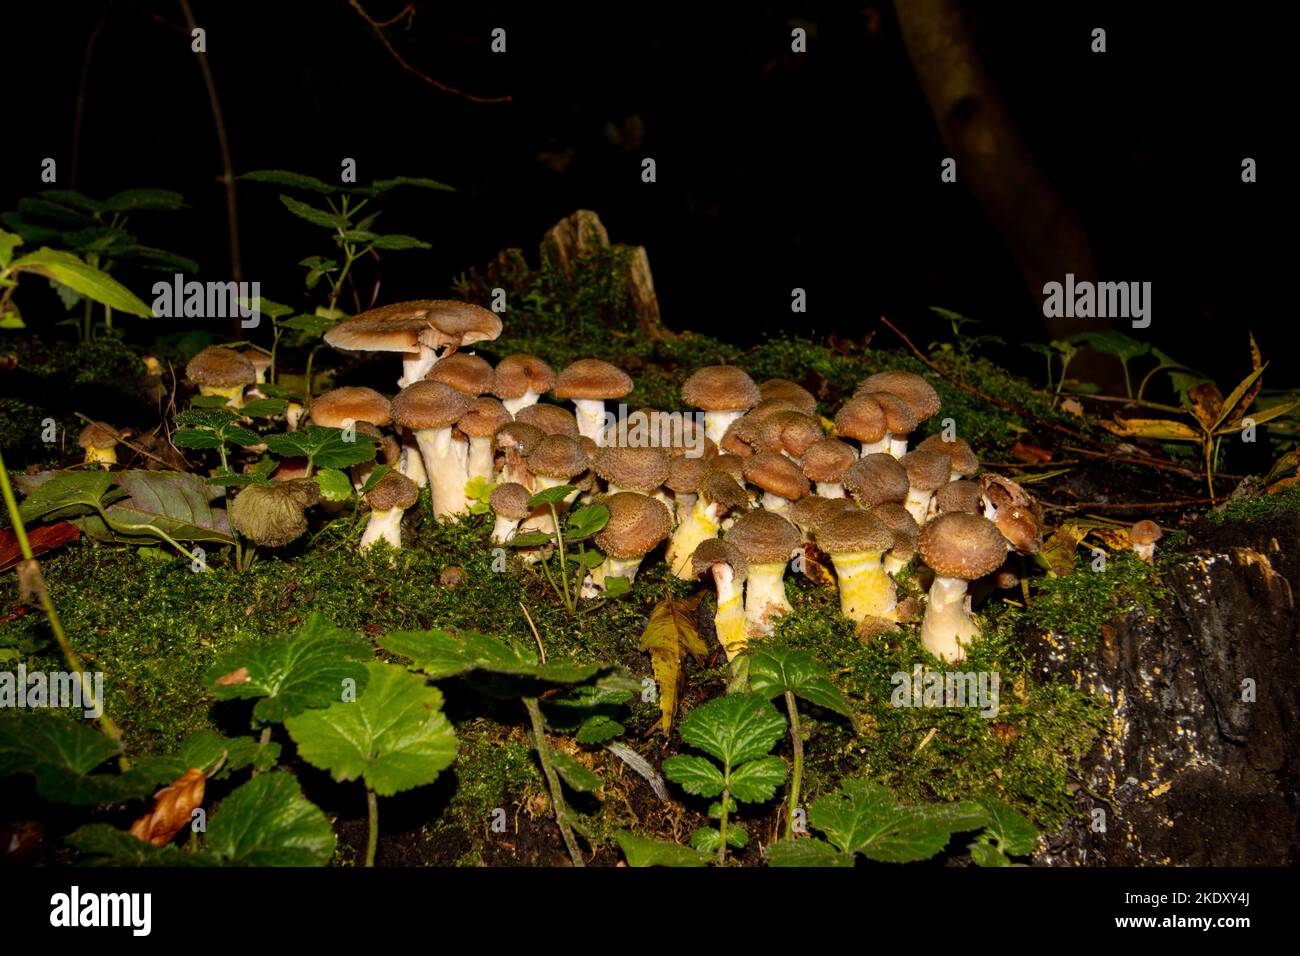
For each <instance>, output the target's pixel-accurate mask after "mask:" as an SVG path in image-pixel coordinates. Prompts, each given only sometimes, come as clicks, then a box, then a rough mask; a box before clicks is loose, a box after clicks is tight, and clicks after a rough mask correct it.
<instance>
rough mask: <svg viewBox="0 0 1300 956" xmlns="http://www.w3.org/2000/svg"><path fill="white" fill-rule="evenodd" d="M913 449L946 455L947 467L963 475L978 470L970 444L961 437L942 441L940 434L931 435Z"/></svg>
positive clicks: (978, 463)
mask: <svg viewBox="0 0 1300 956" xmlns="http://www.w3.org/2000/svg"><path fill="white" fill-rule="evenodd" d="M914 450H915V451H924V452H930V453H936V454H942V455H945V456H947V458H948V463H949V467H951V468H952V470H953V471H955V472H956V473H957V474H959V475H962V476H963V477H964V476H966V475H973V474H975V472H976V471H978V470H979V466H980V460H979V459H978V458H976V457H975V452H974V451H973V450H972V449H971V447H970V445H968V444H966V442H965V440H963V439H961V438H954V439H953V440H952V441H944V440H943V436H942V435H931V436H930V437H929V438H927V439H925V441H923V442H921V443H920V444H918V445H917V446H916V448H915V449H914Z"/></svg>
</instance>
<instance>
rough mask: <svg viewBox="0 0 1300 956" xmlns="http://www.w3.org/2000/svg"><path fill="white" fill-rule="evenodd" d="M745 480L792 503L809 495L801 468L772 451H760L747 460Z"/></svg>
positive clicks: (806, 481)
mask: <svg viewBox="0 0 1300 956" xmlns="http://www.w3.org/2000/svg"><path fill="white" fill-rule="evenodd" d="M745 480H746V481H747V482H749V483H750V484H751V485H756V486H758V487H759V488H762V489H763V490H764V491H769V492H771V493H772V494H774V495H780V496H781V497H782V498H787V499H789V500H790V501H796V500H798V499H799V498H802V497H803V496H804V495H806V494H808V479H807V478H805V477H804V473H803V471H802V470H800V468H799V466H798V465H796V464H795V463H794V462H792V461H791V460H790V459H789V458H786V457H785V456H784V455H778V454H775V453H774V452H770V451H760V452H759V453H758V454H757V455H754V456H753V457H752V458H746V459H745Z"/></svg>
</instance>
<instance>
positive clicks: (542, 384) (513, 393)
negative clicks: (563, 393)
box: [491, 353, 555, 398]
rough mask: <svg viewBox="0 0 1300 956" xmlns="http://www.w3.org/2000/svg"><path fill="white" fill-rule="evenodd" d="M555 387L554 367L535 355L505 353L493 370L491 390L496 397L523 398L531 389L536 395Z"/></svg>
mask: <svg viewBox="0 0 1300 956" xmlns="http://www.w3.org/2000/svg"><path fill="white" fill-rule="evenodd" d="M554 387H555V369H553V368H551V367H550V366H549V365H547V364H546V363H545V362H543V361H542V360H541V359H539V358H538V357H537V356H536V355H524V354H522V353H520V354H518V355H507V356H506V357H505V358H503V359H502V360H501V361H500V362H499V363H497V367H496V369H495V371H494V372H493V378H492V388H491V392H492V394H493V395H495V396H496V397H497V398H523V397H524V395H525V394H526V393H527V392H529V391H533V392H536V393H537V394H538V395H540V394H542V393H543V392H549V391H550V390H551V389H553V388H554Z"/></svg>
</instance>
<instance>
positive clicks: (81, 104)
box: [68, 13, 108, 189]
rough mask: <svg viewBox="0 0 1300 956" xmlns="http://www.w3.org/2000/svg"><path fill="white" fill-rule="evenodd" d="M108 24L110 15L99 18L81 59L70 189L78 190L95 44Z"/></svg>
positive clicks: (69, 170)
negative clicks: (82, 135) (82, 126)
mask: <svg viewBox="0 0 1300 956" xmlns="http://www.w3.org/2000/svg"><path fill="white" fill-rule="evenodd" d="M106 23H108V14H107V13H106V14H104V15H103V16H102V17H100V18H99V22H98V23H96V24H95V29H93V30H91V31H90V36H89V37H87V38H86V53H85V56H83V57H82V58H81V79H80V81H78V83H77V103H76V106H74V107H73V110H72V149H71V153H72V155H71V157H70V162H69V163H68V167H69V168H68V188H69V189H76V188H77V159H78V158H79V157H80V155H81V118H82V116H83V115H84V113H85V112H86V87H87V86H88V85H89V84H88V81H89V80H90V61H91V59H92V58H93V57H94V55H95V44H96V43H98V42H99V35H100V34H101V33H103V32H104V24H106Z"/></svg>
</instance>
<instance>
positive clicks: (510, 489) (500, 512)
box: [488, 481, 531, 544]
mask: <svg viewBox="0 0 1300 956" xmlns="http://www.w3.org/2000/svg"><path fill="white" fill-rule="evenodd" d="M529 497H531V495H530V492H529V491H528V489H527V488H525V487H524V486H523V485H521V484H517V483H516V482H513V481H507V482H504V483H502V484H499V485H497V486H496V487H495V488H493V489H492V497H491V498H489V499H488V504H489V505H490V506H491V508H492V513H493V514H495V515H496V522H495V523H494V524H493V525H492V542H493V544H505V543H506V542H507V541H509V540H510V538H511V537H512V536H513V535H514V533H515V529H516V528H518V527H519V522H521V521H523V520H524V519H525V518H527V517H528V513H529V510H528V499H529Z"/></svg>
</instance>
